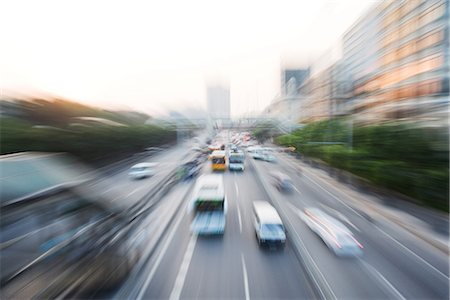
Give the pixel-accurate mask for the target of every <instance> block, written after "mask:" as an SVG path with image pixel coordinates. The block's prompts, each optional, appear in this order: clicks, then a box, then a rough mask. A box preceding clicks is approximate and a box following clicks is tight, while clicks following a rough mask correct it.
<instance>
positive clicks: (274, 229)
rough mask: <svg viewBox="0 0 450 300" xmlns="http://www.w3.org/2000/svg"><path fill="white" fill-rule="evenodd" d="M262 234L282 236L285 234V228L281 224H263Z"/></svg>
mask: <svg viewBox="0 0 450 300" xmlns="http://www.w3.org/2000/svg"><path fill="white" fill-rule="evenodd" d="M261 232H262V233H266V234H280V233H282V232H284V227H283V225H281V224H263V225H262V226H261Z"/></svg>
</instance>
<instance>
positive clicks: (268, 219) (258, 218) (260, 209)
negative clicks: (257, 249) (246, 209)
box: [253, 201, 286, 246]
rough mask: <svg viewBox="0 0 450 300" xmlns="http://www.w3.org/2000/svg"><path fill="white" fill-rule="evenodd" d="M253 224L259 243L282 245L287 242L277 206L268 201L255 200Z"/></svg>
mask: <svg viewBox="0 0 450 300" xmlns="http://www.w3.org/2000/svg"><path fill="white" fill-rule="evenodd" d="M253 224H254V226H255V233H256V238H257V239H258V243H259V245H260V246H261V245H263V244H266V245H277V244H278V245H281V246H284V245H285V243H286V233H285V229H284V225H283V222H282V221H281V218H280V216H279V215H278V212H277V211H276V210H275V208H274V207H273V206H272V205H270V204H269V203H268V202H266V201H254V202H253Z"/></svg>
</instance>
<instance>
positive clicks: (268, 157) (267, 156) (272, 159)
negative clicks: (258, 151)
mask: <svg viewBox="0 0 450 300" xmlns="http://www.w3.org/2000/svg"><path fill="white" fill-rule="evenodd" d="M261 159H262V160H265V161H268V162H275V161H276V158H275V156H274V155H273V154H272V153H271V152H269V151H263V152H262V155H261Z"/></svg>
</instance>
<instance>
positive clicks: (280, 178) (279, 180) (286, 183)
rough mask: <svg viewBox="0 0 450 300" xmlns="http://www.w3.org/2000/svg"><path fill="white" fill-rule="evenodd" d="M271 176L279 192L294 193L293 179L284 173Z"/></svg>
mask: <svg viewBox="0 0 450 300" xmlns="http://www.w3.org/2000/svg"><path fill="white" fill-rule="evenodd" d="M270 175H271V176H272V180H273V183H274V185H275V187H276V188H277V189H278V190H279V191H282V192H292V190H293V189H294V184H293V182H292V179H291V177H289V176H288V175H286V174H284V173H282V172H272V173H271V174H270Z"/></svg>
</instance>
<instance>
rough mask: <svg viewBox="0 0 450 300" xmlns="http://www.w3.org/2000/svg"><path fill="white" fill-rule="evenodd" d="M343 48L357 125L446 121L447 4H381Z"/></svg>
mask: <svg viewBox="0 0 450 300" xmlns="http://www.w3.org/2000/svg"><path fill="white" fill-rule="evenodd" d="M343 48H344V51H343V52H344V61H345V66H346V74H348V76H349V77H350V78H349V79H350V81H351V82H352V85H351V87H350V90H349V93H348V94H347V99H348V101H349V102H350V103H351V104H352V105H351V106H350V109H351V111H352V112H353V113H354V115H355V116H356V118H357V120H359V121H361V122H378V121H384V120H392V119H405V118H414V119H415V120H417V119H420V118H424V119H430V118H432V119H433V118H434V119H436V118H440V117H444V118H446V117H447V116H446V114H447V113H448V104H449V99H448V98H449V97H448V96H449V84H448V82H449V75H448V74H449V0H427V1H420V0H411V1H385V2H381V3H379V4H377V5H376V6H374V8H373V9H371V10H370V12H368V13H367V14H366V15H365V16H363V17H362V18H361V19H360V20H359V21H357V22H356V23H355V24H354V25H353V26H352V28H351V29H350V30H349V31H348V32H347V33H346V34H345V36H344V40H343ZM442 112H444V115H441V114H442Z"/></svg>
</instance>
